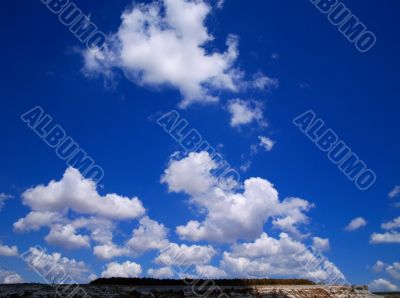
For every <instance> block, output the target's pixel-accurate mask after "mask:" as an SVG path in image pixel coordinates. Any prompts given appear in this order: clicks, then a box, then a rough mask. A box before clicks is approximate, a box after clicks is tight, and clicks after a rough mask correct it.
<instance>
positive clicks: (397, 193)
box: [388, 185, 400, 199]
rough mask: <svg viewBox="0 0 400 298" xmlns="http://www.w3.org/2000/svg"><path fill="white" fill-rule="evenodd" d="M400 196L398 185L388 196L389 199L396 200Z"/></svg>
mask: <svg viewBox="0 0 400 298" xmlns="http://www.w3.org/2000/svg"><path fill="white" fill-rule="evenodd" d="M399 195H400V185H396V186H395V187H394V188H393V189H392V190H391V191H390V192H389V194H388V196H389V198H391V199H394V198H396V197H398V196H399Z"/></svg>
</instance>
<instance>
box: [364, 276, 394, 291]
mask: <svg viewBox="0 0 400 298" xmlns="http://www.w3.org/2000/svg"><path fill="white" fill-rule="evenodd" d="M369 289H370V290H371V291H374V292H392V291H397V290H398V289H399V288H398V287H397V286H396V285H394V284H392V283H391V282H390V281H387V280H385V279H383V278H379V279H376V280H374V281H372V282H371V283H370V284H369Z"/></svg>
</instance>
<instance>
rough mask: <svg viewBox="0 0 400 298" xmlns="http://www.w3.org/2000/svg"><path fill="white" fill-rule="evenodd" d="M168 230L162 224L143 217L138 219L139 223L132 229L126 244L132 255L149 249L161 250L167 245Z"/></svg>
mask: <svg viewBox="0 0 400 298" xmlns="http://www.w3.org/2000/svg"><path fill="white" fill-rule="evenodd" d="M167 233H168V230H167V229H166V228H165V226H164V225H163V224H159V223H158V222H157V221H155V220H152V219H150V218H149V217H147V216H146V217H144V218H142V219H141V220H140V225H139V227H138V228H137V229H135V230H134V231H133V235H132V238H131V239H130V240H129V241H128V243H127V246H128V247H129V249H130V250H131V251H132V253H133V254H134V255H140V254H142V253H144V252H146V251H149V250H161V249H163V248H165V247H166V246H168V243H169V242H168V240H167Z"/></svg>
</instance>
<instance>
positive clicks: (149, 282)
mask: <svg viewBox="0 0 400 298" xmlns="http://www.w3.org/2000/svg"><path fill="white" fill-rule="evenodd" d="M202 283H208V284H210V285H213V284H215V285H218V286H266V285H314V284H315V283H313V282H312V281H309V280H306V279H213V280H204V279H201V280H192V279H185V280H182V279H154V278H116V277H113V278H99V279H96V280H94V281H92V282H91V283H90V284H91V285H125V286H187V285H192V284H197V285H198V284H202Z"/></svg>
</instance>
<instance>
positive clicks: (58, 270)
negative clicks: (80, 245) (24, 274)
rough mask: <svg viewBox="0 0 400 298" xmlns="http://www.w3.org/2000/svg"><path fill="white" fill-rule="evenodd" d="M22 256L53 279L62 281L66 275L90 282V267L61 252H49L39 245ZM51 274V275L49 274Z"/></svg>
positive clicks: (30, 264)
mask: <svg viewBox="0 0 400 298" xmlns="http://www.w3.org/2000/svg"><path fill="white" fill-rule="evenodd" d="M22 258H23V259H24V260H25V261H26V262H27V263H28V264H29V266H30V267H32V268H34V269H35V270H36V271H38V272H41V273H42V274H43V276H46V277H47V278H51V279H52V280H51V281H53V279H54V280H57V281H59V282H60V281H61V279H62V278H65V275H68V276H70V277H71V278H72V279H73V280H74V281H75V282H88V281H89V280H88V276H89V275H90V269H89V268H88V267H87V265H86V264H85V263H84V262H79V261H76V260H74V259H68V258H66V257H63V256H62V255H61V254H60V253H53V254H49V253H47V252H46V251H45V250H43V249H41V248H39V247H31V248H30V249H29V251H28V252H25V253H24V254H23V255H22ZM48 275H50V276H48Z"/></svg>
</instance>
